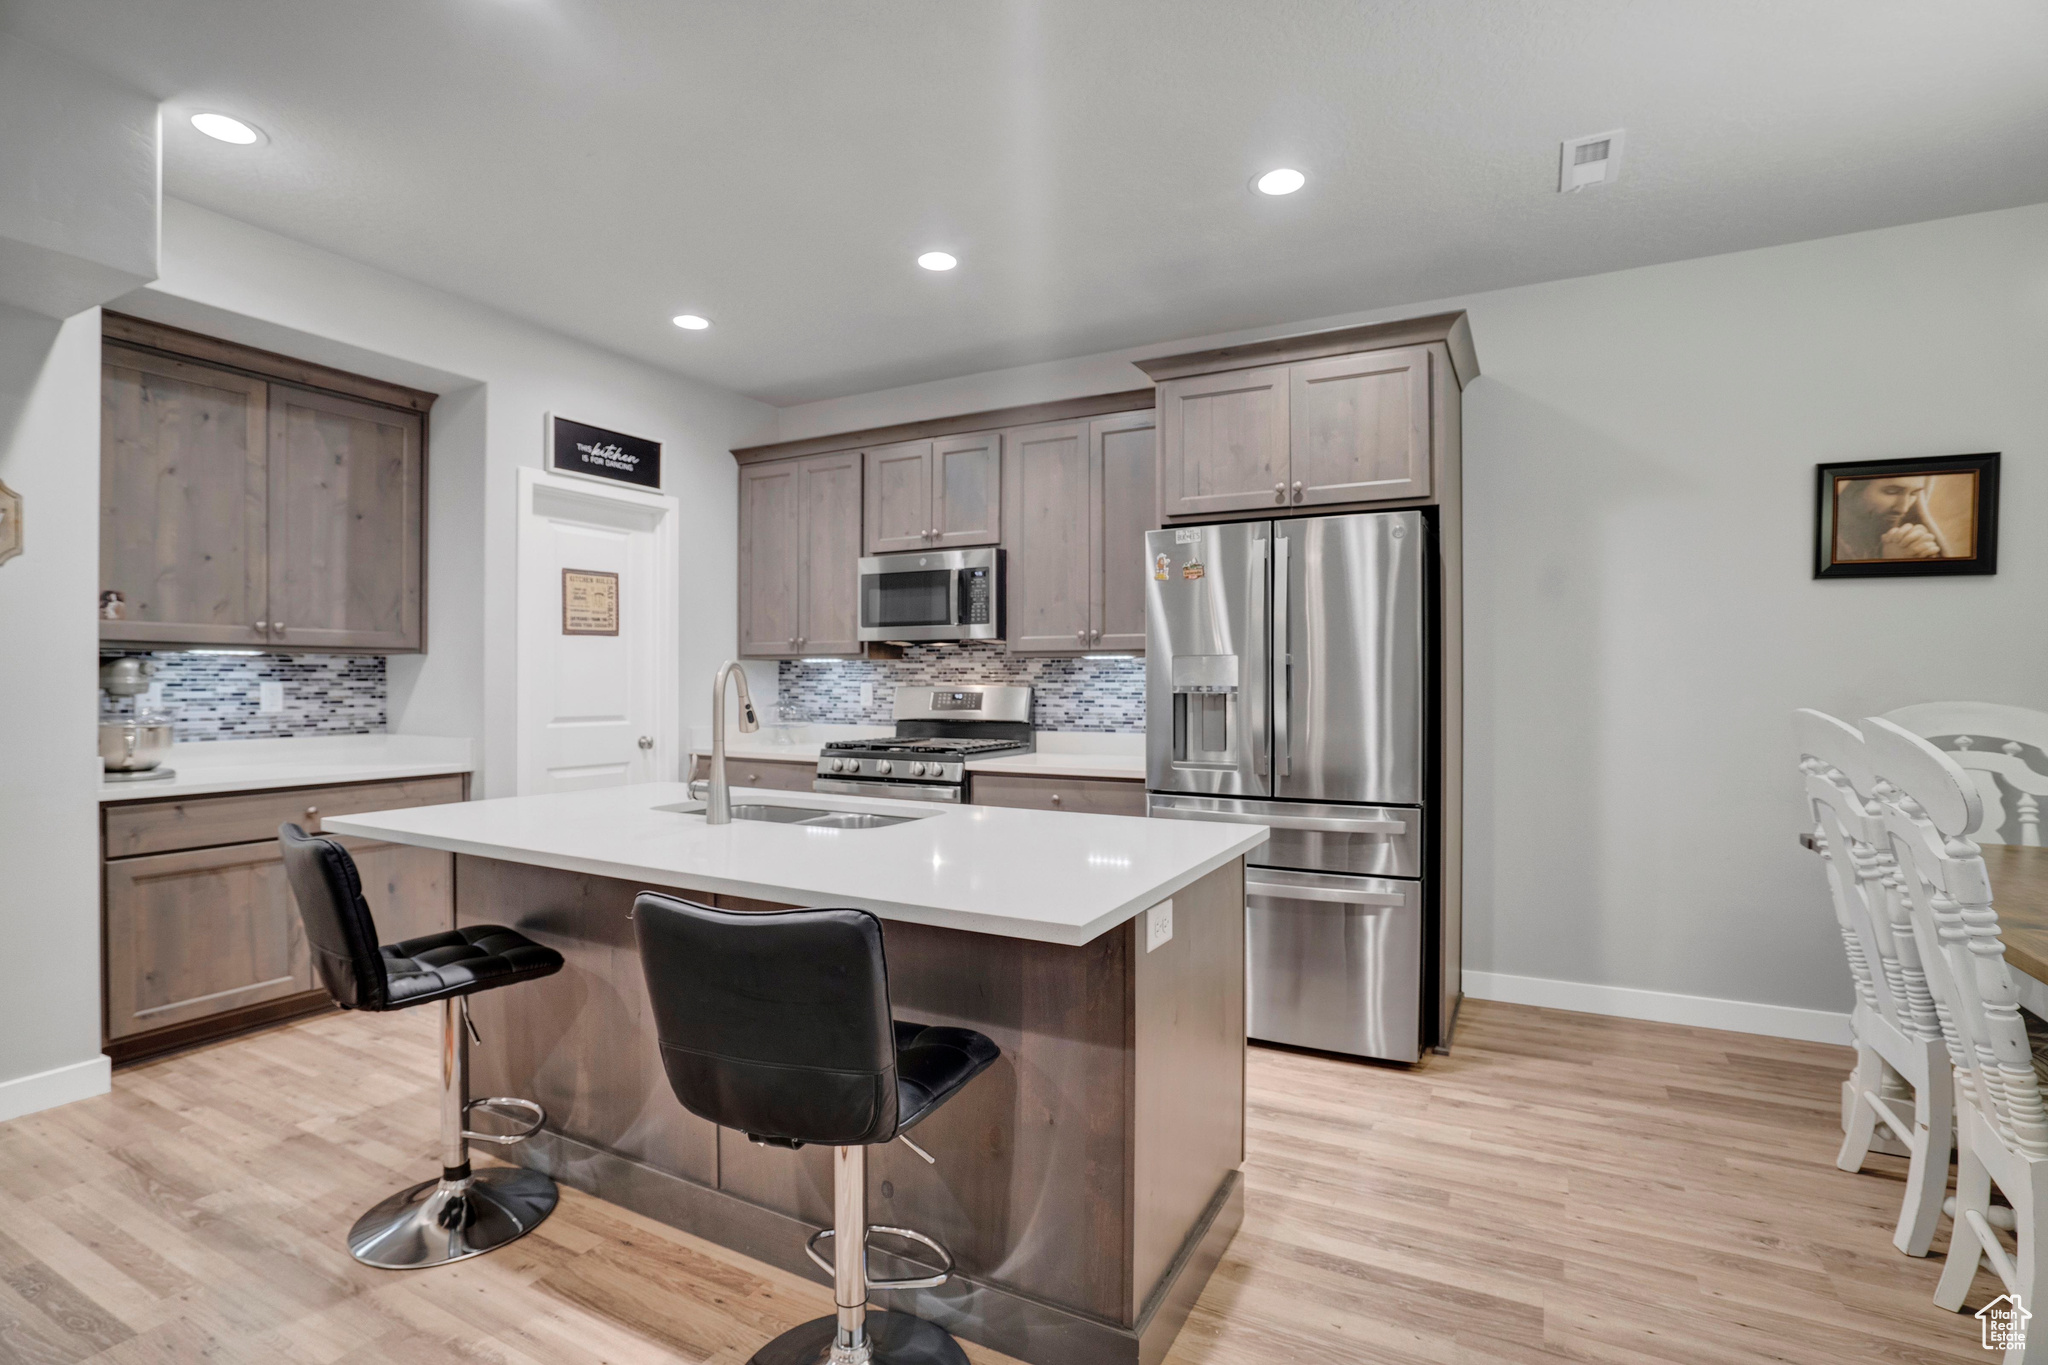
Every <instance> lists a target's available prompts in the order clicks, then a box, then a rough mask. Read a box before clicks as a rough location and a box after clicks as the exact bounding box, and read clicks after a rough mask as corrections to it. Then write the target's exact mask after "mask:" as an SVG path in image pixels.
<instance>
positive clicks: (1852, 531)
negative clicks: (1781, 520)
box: [1813, 453, 1998, 578]
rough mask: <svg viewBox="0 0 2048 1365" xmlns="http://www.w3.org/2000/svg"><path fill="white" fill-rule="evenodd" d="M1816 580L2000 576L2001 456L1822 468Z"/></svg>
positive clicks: (1871, 462)
mask: <svg viewBox="0 0 2048 1365" xmlns="http://www.w3.org/2000/svg"><path fill="white" fill-rule="evenodd" d="M1819 475H1820V478H1819V493H1818V506H1817V507H1816V508H1815V511H1814V530H1813V576H1814V577H1815V578H1910V577H1919V576H1922V575H1926V574H1958V573H1997V572H1998V455H1997V454H1996V453H1993V454H1989V455H1935V456H1930V457H1928V458H1927V459H1924V460H1867V461H1865V462H1863V463H1861V464H1824V465H1821V466H1820V467H1819Z"/></svg>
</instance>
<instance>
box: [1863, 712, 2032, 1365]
mask: <svg viewBox="0 0 2048 1365" xmlns="http://www.w3.org/2000/svg"><path fill="white" fill-rule="evenodd" d="M1863 735H1864V743H1865V748H1866V752H1867V753H1868V755H1869V758H1870V762H1871V767H1872V768H1873V770H1874V772H1875V775H1876V779H1877V784H1878V785H1877V795H1878V802H1879V806H1880V808H1881V812H1882V818H1883V821H1884V827H1885V834H1886V838H1887V840H1888V842H1889V843H1890V845H1891V849H1892V854H1893V857H1894V858H1895V859H1896V860H1897V863H1898V874H1899V875H1898V876H1897V877H1896V878H1895V880H1896V882H1897V886H1898V891H1899V896H1900V899H1901V901H1902V902H1903V903H1904V904H1905V907H1906V913H1907V916H1908V918H1909V919H1910V920H1911V922H1912V926H1913V936H1914V938H1915V940H1916V941H1917V942H1918V943H1919V945H1920V948H1921V952H1922V956H1923V960H1924V962H1925V963H1926V967H1927V980H1928V986H1929V988H1930V990H1931V991H1932V992H1933V995H1934V1000H1935V1004H1936V1007H1937V1012H1938V1015H1939V1018H1940V1020H1941V1025H1942V1035H1943V1040H1944V1042H1945V1043H1946V1045H1947V1049H1948V1054H1949V1059H1950V1061H1951V1062H1952V1063H1953V1064H1954V1066H1955V1071H1956V1136H1957V1149H1958V1150H1957V1157H1958V1160H1957V1170H1956V1197H1955V1223H1954V1226H1953V1228H1952V1229H1951V1231H1950V1234H1949V1248H1948V1261H1947V1264H1946V1265H1945V1266H1944V1267H1943V1268H1942V1274H1941V1283H1940V1285H1939V1286H1938V1287H1937V1288H1936V1289H1935V1291H1934V1302H1935V1304H1936V1305H1937V1306H1939V1307H1942V1308H1946V1309H1949V1310H1950V1311H1952V1312H1953V1311H1958V1310H1960V1309H1961V1308H1962V1307H1963V1303H1964V1299H1965V1297H1966V1296H1967V1295H1968V1294H1969V1292H1970V1285H1971V1282H1972V1281H1973V1280H1974V1279H1975V1278H1976V1275H1977V1267H1978V1266H1979V1264H1981V1263H1982V1262H1985V1261H1989V1262H1990V1263H1991V1268H1992V1270H1993V1271H1994V1272H1995V1273H1996V1274H1997V1276H1998V1278H1999V1281H2000V1283H2002V1284H2003V1285H2004V1286H2005V1289H2006V1292H2007V1293H2009V1294H2011V1295H2012V1296H2013V1297H2014V1298H2015V1299H2017V1300H2018V1302H2019V1304H2020V1305H2021V1306H2022V1307H2023V1308H2025V1309H2026V1311H2027V1312H2029V1313H2039V1312H2041V1311H2043V1310H2042V1308H2041V1307H2040V1305H2041V1304H2042V1302H2043V1300H2042V1298H2041V1293H2042V1291H2043V1290H2048V1257H2044V1256H2043V1255H2042V1254H2041V1253H2042V1251H2043V1250H2044V1249H2048V1248H2043V1247H2042V1246H2041V1239H2042V1237H2043V1235H2044V1231H2048V1230H2044V1228H2043V1224H2042V1217H2043V1214H2044V1212H2048V1202H2044V1199H2048V1110H2044V1108H2043V1107H2042V1102H2041V1084H2040V1079H2039V1077H2038V1076H2037V1075H2036V1073H2035V1069H2034V1058H2033V1054H2032V1053H2031V1052H2030V1051H2029V1049H2028V1046H2027V1031H2026V1028H2025V1026H2024V1025H2023V1024H2022V1023H2021V1021H2020V1011H2019V1003H2018V1001H2019V996H2018V992H2017V991H2016V990H2015V988H2014V986H2013V979H2012V969H2011V968H2010V967H2008V966H2007V965H2006V961H2005V945H2004V944H2003V942H2001V941H2000V938H1999V933H1998V914H1997V911H1996V910H1994V909H1993V908H1992V904H1991V885H1990V878H1989V877H1988V876H1987V875H1986V873H1985V870H1984V859H1983V857H1982V855H1981V854H1980V852H1979V848H1978V845H1977V844H1976V843H1975V842H1974V841H1973V840H1972V839H1971V837H1970V836H1971V835H1972V834H1974V833H1975V832H1976V831H1977V828H1978V826H1979V825H1980V824H1982V822H1983V819H1984V803H1983V800H1982V798H1981V797H1980V796H1979V794H1978V790H1977V784H1976V783H1975V782H1974V781H1973V780H1972V779H1971V778H1970V776H1969V774H1967V773H1965V772H1964V771H1963V769H1962V768H1961V766H1960V765H1958V764H1957V763H1956V762H1955V759H1954V757H1953V756H1952V755H1950V754H1946V753H1944V752H1942V751H1941V750H1939V749H1937V748H1935V747H1934V746H1933V745H1932V744H1930V743H1928V741H1926V740H1925V739H1922V738H1921V737H1920V736H1918V735H1916V734H1913V733H1912V732H1911V731H1909V730H1906V729H1905V728H1903V727H1902V726H1899V725H1896V724H1894V723H1892V722H1890V721H1887V720H1884V719H1882V718H1879V717H1873V718H1871V719H1869V720H1866V721H1865V722H1864V723H1863ZM1994 1185H1995V1186H1997V1188H1998V1189H1999V1191H2000V1192H2001V1193H2003V1194H2004V1195H2005V1197H2006V1199H2007V1200H2008V1201H2010V1203H2011V1204H2012V1209H2013V1221H2014V1240H2015V1242H2016V1244H2017V1250H2016V1253H2015V1252H2008V1251H2007V1250H2006V1247H2005V1244H2004V1242H2003V1240H2002V1239H2001V1238H2000V1237H1999V1234H1998V1231H1997V1230H1996V1228H1995V1227H1994V1226H1993V1212H1992V1204H1991V1190H1992V1187H1993V1186H1994ZM2035 1357H2036V1359H2037V1360H2040V1359H2048V1350H2039V1351H2036V1353H2035ZM2025 1359H2026V1350H2025V1348H2024V1347H2019V1348H2015V1349H2013V1350H2009V1351H2007V1352H2006V1354H2005V1361H2006V1365H2022V1362H2024V1361H2025Z"/></svg>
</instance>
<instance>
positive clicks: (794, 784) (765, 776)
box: [690, 754, 818, 792]
mask: <svg viewBox="0 0 2048 1365" xmlns="http://www.w3.org/2000/svg"><path fill="white" fill-rule="evenodd" d="M710 776H711V760H710V758H709V757H707V756H706V755H704V754H698V755H697V756H696V760H695V762H694V763H693V764H692V766H691V768H690V780H691V781H692V782H696V781H702V780H705V779H708V778H709V777H710ZM817 779H818V765H817V763H816V762H814V761H808V760H807V761H805V762H801V763H797V762H792V761H790V760H789V759H786V758H732V757H730V756H728V757H727V758H726V760H725V780H726V781H727V782H728V783H730V784H731V785H733V786H735V787H766V788H768V789H769V790H770V791H780V792H807V791H814V790H816V789H815V788H814V787H812V786H811V783H813V782H815V781H817Z"/></svg>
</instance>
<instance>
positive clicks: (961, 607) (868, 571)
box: [860, 546, 1003, 643]
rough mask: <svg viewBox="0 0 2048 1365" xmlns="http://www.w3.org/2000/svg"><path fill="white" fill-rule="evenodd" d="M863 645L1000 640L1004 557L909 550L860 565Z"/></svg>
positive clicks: (989, 552) (990, 550)
mask: <svg viewBox="0 0 2048 1365" xmlns="http://www.w3.org/2000/svg"><path fill="white" fill-rule="evenodd" d="M860 638H861V639H863V640H902V641H907V642H910V643H917V642H920V641H925V640H1000V639H1002V638H1003V552H1002V551H1001V550H998V549H996V548H994V547H993V546H988V547H983V548H981V549H974V550H912V551H909V552H908V553H905V554H900V555H871V556H869V557H868V558H866V559H863V560H861V561H860Z"/></svg>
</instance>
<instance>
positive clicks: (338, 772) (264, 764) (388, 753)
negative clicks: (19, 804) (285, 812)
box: [100, 735, 476, 804]
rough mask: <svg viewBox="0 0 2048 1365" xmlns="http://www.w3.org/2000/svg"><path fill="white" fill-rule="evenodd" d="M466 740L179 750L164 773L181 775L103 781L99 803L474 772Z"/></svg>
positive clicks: (387, 739)
mask: <svg viewBox="0 0 2048 1365" xmlns="http://www.w3.org/2000/svg"><path fill="white" fill-rule="evenodd" d="M471 750H472V746H471V744H470V742H469V741H468V740H466V739H449V738H443V737H441V736H438V735H307V736H305V737H303V738H298V739H239V740H234V739H230V740H216V741H211V742H206V743H197V744H173V745H172V746H171V756H170V757H169V758H168V759H166V760H164V763H163V765H162V766H164V767H166V768H170V769H172V770H173V771H174V772H175V773H176V774H177V775H176V776H175V777H170V778H158V779H155V780H151V781H144V782H109V781H107V780H105V779H104V778H102V779H101V781H100V801H101V803H102V804H105V803H106V802H109V801H155V800H160V799H161V798H163V797H166V796H206V795H217V794H219V793H222V792H241V791H262V790H266V789H271V788H278V787H324V786H331V785H332V784H334V783H337V782H382V781H387V780H391V779H394V778H402V777H433V776H436V775H439V774H445V773H466V772H472V771H474V770H475V768H476V763H475V761H474V760H473V758H472V757H471Z"/></svg>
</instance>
